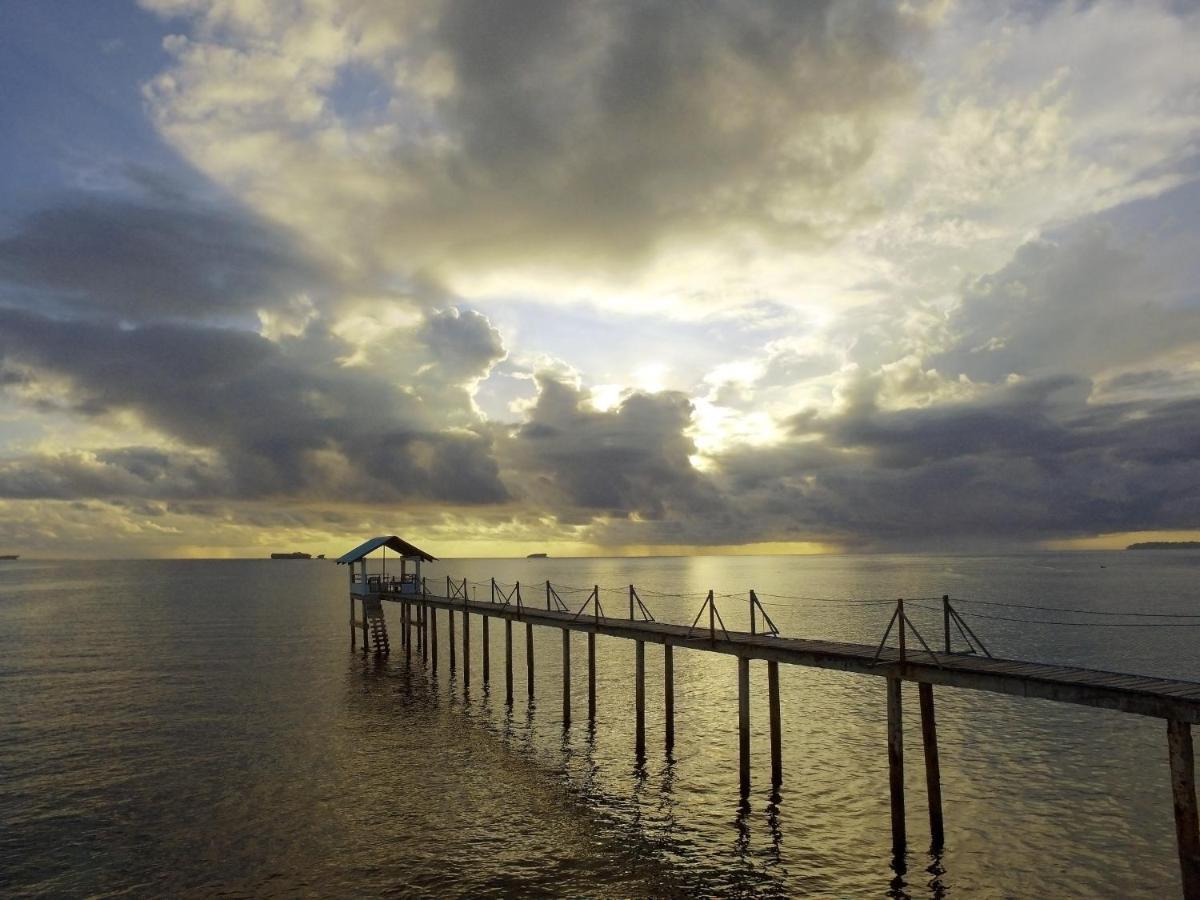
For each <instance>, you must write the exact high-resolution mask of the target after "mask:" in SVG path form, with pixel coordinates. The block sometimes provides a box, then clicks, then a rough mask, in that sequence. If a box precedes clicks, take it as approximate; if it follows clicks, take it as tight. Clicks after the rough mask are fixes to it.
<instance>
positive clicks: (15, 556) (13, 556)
mask: <svg viewBox="0 0 1200 900" xmlns="http://www.w3.org/2000/svg"><path fill="white" fill-rule="evenodd" d="M20 558H21V556H20V554H17V553H9V554H8V555H6V556H0V559H20Z"/></svg>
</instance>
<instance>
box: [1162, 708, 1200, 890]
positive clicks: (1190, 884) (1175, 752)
mask: <svg viewBox="0 0 1200 900" xmlns="http://www.w3.org/2000/svg"><path fill="white" fill-rule="evenodd" d="M1167 751H1168V754H1169V756H1170V760H1171V793H1172V795H1173V796H1174V801H1175V803H1174V805H1175V839H1176V842H1177V844H1178V846H1179V874H1180V876H1181V879H1180V880H1181V881H1182V883H1183V896H1184V900H1200V826H1198V825H1197V813H1196V767H1195V758H1194V752H1193V749H1192V726H1191V725H1189V724H1188V723H1187V722H1176V721H1174V720H1172V719H1168V720H1167Z"/></svg>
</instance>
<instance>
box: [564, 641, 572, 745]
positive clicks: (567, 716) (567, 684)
mask: <svg viewBox="0 0 1200 900" xmlns="http://www.w3.org/2000/svg"><path fill="white" fill-rule="evenodd" d="M562 644H563V648H562V654H563V660H562V676H563V679H562V701H563V714H562V723H563V728H566V727H567V726H568V725H570V724H571V629H569V628H564V629H563V630H562Z"/></svg>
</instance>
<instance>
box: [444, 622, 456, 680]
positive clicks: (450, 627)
mask: <svg viewBox="0 0 1200 900" xmlns="http://www.w3.org/2000/svg"><path fill="white" fill-rule="evenodd" d="M446 619H447V621H446V643H448V644H449V645H450V674H451V675H453V674H454V669H455V662H456V660H455V659H454V654H455V649H454V646H455V645H454V610H452V609H448V610H446Z"/></svg>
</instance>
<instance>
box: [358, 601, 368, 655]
mask: <svg viewBox="0 0 1200 900" xmlns="http://www.w3.org/2000/svg"><path fill="white" fill-rule="evenodd" d="M360 605H361V606H362V645H363V653H366V652H367V650H368V649H370V648H369V647H368V645H367V598H366V597H363V599H362V603H361V604H360Z"/></svg>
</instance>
